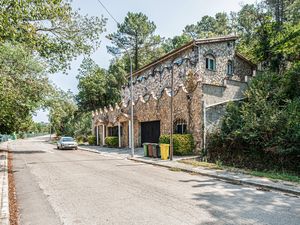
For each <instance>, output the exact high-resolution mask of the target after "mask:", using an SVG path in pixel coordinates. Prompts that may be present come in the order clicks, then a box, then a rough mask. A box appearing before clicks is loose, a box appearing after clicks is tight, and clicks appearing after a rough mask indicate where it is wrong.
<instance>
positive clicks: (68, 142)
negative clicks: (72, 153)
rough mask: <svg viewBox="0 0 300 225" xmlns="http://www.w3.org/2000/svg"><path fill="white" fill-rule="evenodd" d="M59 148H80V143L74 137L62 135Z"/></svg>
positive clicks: (58, 144) (58, 143)
mask: <svg viewBox="0 0 300 225" xmlns="http://www.w3.org/2000/svg"><path fill="white" fill-rule="evenodd" d="M57 149H76V150H77V149H78V144H77V142H76V141H75V140H74V138H72V137H61V139H59V141H58V142H57Z"/></svg>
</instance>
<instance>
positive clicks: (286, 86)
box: [208, 64, 300, 171]
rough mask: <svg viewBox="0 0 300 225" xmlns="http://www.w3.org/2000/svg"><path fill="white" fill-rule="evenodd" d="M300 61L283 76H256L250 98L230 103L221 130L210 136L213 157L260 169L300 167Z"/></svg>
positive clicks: (251, 86)
mask: <svg viewBox="0 0 300 225" xmlns="http://www.w3.org/2000/svg"><path fill="white" fill-rule="evenodd" d="M296 74H298V75H299V74H300V64H298V65H295V66H294V67H293V68H292V69H291V70H290V71H289V72H287V73H285V74H284V75H282V76H278V74H274V73H263V74H260V75H258V76H257V77H256V78H255V79H253V81H252V83H251V84H250V87H249V89H248V90H247V91H246V93H245V96H246V100H245V101H244V102H241V103H238V104H235V103H231V104H228V106H227V113H226V115H225V117H224V119H223V122H222V126H221V129H220V131H219V132H217V133H215V134H213V135H212V136H211V137H209V138H208V140H210V143H209V147H208V153H209V157H210V159H211V160H217V159H219V158H220V159H221V160H222V161H225V162H227V163H234V164H237V165H246V166H248V167H250V168H258V169H264V168H269V169H286V170H291V171H299V169H300V164H299V160H297V159H298V156H299V154H300V114H299V111H300V95H299V93H300V86H299V85H297V84H298V83H299V78H298V77H297V75H296Z"/></svg>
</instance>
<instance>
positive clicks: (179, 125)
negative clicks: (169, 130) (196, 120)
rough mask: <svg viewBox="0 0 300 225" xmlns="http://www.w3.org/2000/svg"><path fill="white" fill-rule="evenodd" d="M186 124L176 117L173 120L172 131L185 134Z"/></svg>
mask: <svg viewBox="0 0 300 225" xmlns="http://www.w3.org/2000/svg"><path fill="white" fill-rule="evenodd" d="M186 128H187V124H186V121H185V120H183V119H177V120H175V122H174V133H175V134H186V133H187V129H186Z"/></svg>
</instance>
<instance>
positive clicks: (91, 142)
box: [87, 135, 96, 145]
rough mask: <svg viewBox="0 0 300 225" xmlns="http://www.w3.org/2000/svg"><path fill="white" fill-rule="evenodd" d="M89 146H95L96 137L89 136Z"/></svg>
mask: <svg viewBox="0 0 300 225" xmlns="http://www.w3.org/2000/svg"><path fill="white" fill-rule="evenodd" d="M87 140H88V143H89V145H95V144H96V136H95V135H90V136H88V137H87Z"/></svg>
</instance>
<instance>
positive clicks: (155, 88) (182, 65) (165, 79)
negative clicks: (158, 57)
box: [121, 47, 198, 104]
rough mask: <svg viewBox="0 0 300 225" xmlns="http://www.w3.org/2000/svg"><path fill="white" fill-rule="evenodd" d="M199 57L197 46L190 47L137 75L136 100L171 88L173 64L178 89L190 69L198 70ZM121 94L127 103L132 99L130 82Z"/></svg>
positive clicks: (135, 82) (174, 80)
mask: <svg viewBox="0 0 300 225" xmlns="http://www.w3.org/2000/svg"><path fill="white" fill-rule="evenodd" d="M197 57H198V52H197V48H196V47H194V48H190V49H187V50H186V51H183V52H181V53H180V54H179V55H178V54H177V55H175V56H174V57H172V58H170V59H168V60H166V61H163V62H162V63H159V64H157V65H155V66H153V67H152V68H150V69H147V70H145V71H143V72H141V73H140V74H138V75H136V76H135V77H134V79H133V84H134V85H133V88H134V95H133V99H134V101H137V99H138V98H139V96H144V95H149V94H150V93H153V94H154V95H155V96H156V97H159V96H160V95H161V94H162V93H163V91H164V89H165V88H169V87H170V86H171V73H172V65H173V82H174V87H175V89H177V88H178V87H179V86H180V85H182V84H183V83H184V82H185V78H186V74H187V72H188V71H190V70H194V71H196V70H197V69H196V66H197V63H198V58H197ZM121 96H122V100H123V101H124V103H125V104H127V102H128V101H129V100H130V86H129V83H128V85H127V86H124V87H123V89H122V93H121Z"/></svg>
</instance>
